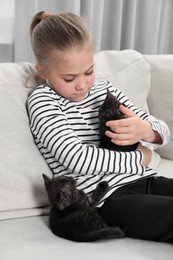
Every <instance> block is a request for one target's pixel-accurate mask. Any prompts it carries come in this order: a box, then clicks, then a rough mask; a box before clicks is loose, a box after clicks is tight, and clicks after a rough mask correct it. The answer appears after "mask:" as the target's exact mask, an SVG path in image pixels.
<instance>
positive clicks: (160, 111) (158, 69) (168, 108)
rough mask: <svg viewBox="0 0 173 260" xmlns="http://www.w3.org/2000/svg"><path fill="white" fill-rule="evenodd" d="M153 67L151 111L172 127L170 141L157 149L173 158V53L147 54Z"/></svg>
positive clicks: (149, 102) (150, 96)
mask: <svg viewBox="0 0 173 260" xmlns="http://www.w3.org/2000/svg"><path fill="white" fill-rule="evenodd" d="M145 59H146V61H147V62H148V63H149V64H150V67H151V90H150V92H149V96H148V106H149V110H150V113H151V114H152V115H153V116H155V117H157V118H159V119H161V120H163V121H164V122H165V123H166V124H167V125H168V127H169V129H170V134H171V136H170V142H169V143H168V144H167V145H165V146H163V147H161V148H158V149H157V152H158V153H159V154H160V156H162V157H164V158H167V159H170V160H173V149H172V147H173V116H172V113H173V111H172V98H173V97H172V93H173V92H172V88H173V85H172V84H173V73H172V68H173V58H172V55H146V56H145Z"/></svg>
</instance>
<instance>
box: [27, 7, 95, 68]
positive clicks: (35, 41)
mask: <svg viewBox="0 0 173 260" xmlns="http://www.w3.org/2000/svg"><path fill="white" fill-rule="evenodd" d="M30 35H31V45H32V49H33V52H34V55H35V58H36V61H37V62H38V63H39V64H41V65H42V66H43V67H44V66H46V65H47V57H48V55H49V52H50V50H52V49H57V50H59V51H66V50H69V49H72V48H82V47H83V46H84V45H85V44H87V45H88V47H89V48H90V49H92V50H93V49H94V43H93V40H92V37H91V34H90V31H89V29H88V27H87V24H86V22H85V21H84V19H83V18H82V17H80V16H77V15H75V14H72V13H59V14H56V15H49V14H48V13H46V12H44V11H41V12H39V13H37V14H36V15H35V16H34V17H33V20H32V23H31V27H30Z"/></svg>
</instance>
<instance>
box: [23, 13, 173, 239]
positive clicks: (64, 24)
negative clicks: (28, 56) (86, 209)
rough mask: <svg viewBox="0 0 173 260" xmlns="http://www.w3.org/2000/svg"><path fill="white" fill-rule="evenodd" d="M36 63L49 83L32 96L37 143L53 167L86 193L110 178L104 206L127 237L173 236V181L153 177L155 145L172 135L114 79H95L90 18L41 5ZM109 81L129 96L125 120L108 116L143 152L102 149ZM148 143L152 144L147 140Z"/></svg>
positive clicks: (34, 33) (122, 137) (117, 138)
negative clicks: (48, 10) (102, 118)
mask: <svg viewBox="0 0 173 260" xmlns="http://www.w3.org/2000/svg"><path fill="white" fill-rule="evenodd" d="M31 44H32V48H33V52H34V55H35V58H36V70H37V72H38V75H39V76H40V77H41V78H42V79H44V80H45V82H46V84H44V85H41V86H38V87H37V88H36V89H35V90H34V91H33V93H32V94H31V95H30V97H29V99H28V111H29V117H30V127H31V131H32V133H33V136H34V139H35V143H36V145H37V146H38V149H39V150H40V152H41V154H42V155H43V157H44V158H45V160H46V162H47V164H48V165H49V167H50V168H51V170H52V172H53V174H54V175H55V174H57V175H67V176H68V175H69V176H73V177H74V178H75V179H76V180H77V184H78V188H79V189H82V190H84V191H85V192H86V193H87V194H89V193H91V192H92V191H93V190H94V189H95V187H96V185H97V184H98V183H99V182H100V181H102V180H106V181H108V182H109V186H110V189H109V191H108V192H107V194H106V195H105V197H104V199H103V200H102V201H101V203H100V205H99V207H98V212H99V214H101V215H102V217H103V218H104V219H105V221H106V222H107V223H108V224H109V225H119V226H120V227H121V228H122V229H123V230H124V231H125V233H126V236H129V237H133V238H140V239H149V240H155V241H171V239H173V180H172V179H166V178H163V177H154V175H155V174H156V173H155V171H154V170H152V169H151V168H150V167H148V166H149V165H150V161H151V156H152V152H151V150H152V149H155V148H156V147H157V146H159V145H160V146H161V145H164V144H166V143H167V142H168V141H169V130H168V127H167V125H166V124H165V123H164V122H162V121H160V120H157V119H156V118H154V117H152V116H150V115H148V114H146V113H145V112H143V111H142V110H141V109H139V108H137V107H135V106H134V104H133V103H132V101H130V100H129V99H128V98H127V97H126V96H125V95H124V94H123V93H122V92H121V91H120V90H118V89H116V88H115V87H113V86H112V84H111V83H110V82H108V81H102V82H100V83H99V84H95V83H94V81H95V75H94V43H93V40H92V37H91V35H90V32H89V30H88V28H87V25H86V23H85V22H84V20H83V19H82V18H81V17H79V16H76V15H74V14H71V13H60V14H57V15H49V14H47V13H46V12H39V13H38V14H36V15H35V16H34V17H33V21H32V23H31ZM107 88H109V90H110V91H111V92H112V93H113V94H114V95H115V96H116V97H117V98H118V100H119V101H121V102H123V103H124V104H125V105H126V107H125V106H120V109H121V111H122V112H123V113H125V115H126V119H122V120H116V121H109V122H107V125H108V126H109V127H110V129H111V131H106V135H107V136H108V137H110V138H111V141H112V142H113V143H116V144H118V145H129V144H133V143H136V142H138V141H139V142H140V144H139V146H138V147H137V150H136V151H132V152H115V151H109V150H106V149H101V148H99V141H100V135H99V119H98V109H99V106H100V105H101V104H102V103H103V101H104V99H105V97H106V94H107ZM141 142H143V144H147V147H150V148H151V150H150V149H148V148H147V147H146V146H144V145H141Z"/></svg>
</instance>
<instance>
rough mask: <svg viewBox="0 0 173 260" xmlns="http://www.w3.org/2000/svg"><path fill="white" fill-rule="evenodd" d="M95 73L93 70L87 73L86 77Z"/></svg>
mask: <svg viewBox="0 0 173 260" xmlns="http://www.w3.org/2000/svg"><path fill="white" fill-rule="evenodd" d="M93 72H94V70H93V69H92V70H90V71H88V72H86V73H85V75H87V76H89V75H91V74H93Z"/></svg>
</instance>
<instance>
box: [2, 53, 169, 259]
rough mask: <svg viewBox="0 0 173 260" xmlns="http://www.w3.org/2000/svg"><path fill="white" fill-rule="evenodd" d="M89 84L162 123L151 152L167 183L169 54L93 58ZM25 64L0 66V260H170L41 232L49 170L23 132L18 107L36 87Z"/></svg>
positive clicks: (153, 251)
mask: <svg viewBox="0 0 173 260" xmlns="http://www.w3.org/2000/svg"><path fill="white" fill-rule="evenodd" d="M95 63H96V75H97V80H102V79H109V80H110V81H112V83H113V84H114V85H115V86H116V87H118V88H120V89H122V90H123V92H124V93H126V94H127V96H129V97H130V98H131V99H132V100H133V101H134V103H135V104H136V105H137V106H140V107H142V108H143V109H145V110H149V111H150V112H151V113H152V114H153V115H155V116H156V117H158V118H160V119H163V120H164V121H165V122H166V123H167V124H168V126H169V127H170V131H171V140H170V143H169V144H168V145H167V146H165V147H163V148H160V149H159V150H158V153H159V154H160V156H161V157H162V158H161V162H160V164H159V166H158V168H157V172H158V174H159V175H164V176H167V177H173V161H172V160H173V149H172V147H173V139H172V136H173V135H172V134H173V116H172V111H173V103H172V98H173V55H146V56H143V55H141V54H140V53H138V52H136V51H132V50H125V51H103V52H100V53H97V54H96V55H95ZM34 75H35V71H34V66H33V65H32V64H30V63H26V62H24V63H18V64H15V63H4V64H3V63H2V64H0V122H1V127H0V260H13V259H14V260H27V259H31V260H49V259H58V260H65V259H68V260H69V259H70V260H73V259H75V260H76V259H79V260H80V259H81V260H85V259H86V260H92V259H93V260H95V259H99V260H105V259H117V260H119V259H121V260H150V259H152V260H154V259H157V260H172V259H173V245H171V244H168V243H157V242H151V241H142V240H137V239H136V240H135V239H130V238H124V239H119V240H118V239H117V240H102V241H97V242H92V243H75V242H71V241H67V240H65V239H62V238H59V237H56V236H55V235H53V234H52V233H51V231H50V230H49V227H48V212H49V207H48V206H49V203H48V199H47V194H46V192H45V189H44V185H43V180H42V173H46V174H48V175H50V176H51V172H50V169H49V168H48V166H47V165H46V163H45V161H44V159H43V158H42V156H41V155H40V153H39V151H38V150H37V148H36V146H35V144H34V141H33V138H32V134H31V132H30V129H29V121H28V116H27V109H26V100H27V96H28V94H29V93H30V92H31V91H32V89H33V87H34V86H36V85H37V84H38V81H37V78H36V77H35V76H34Z"/></svg>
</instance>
